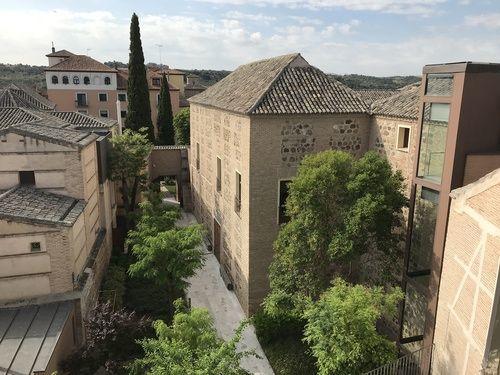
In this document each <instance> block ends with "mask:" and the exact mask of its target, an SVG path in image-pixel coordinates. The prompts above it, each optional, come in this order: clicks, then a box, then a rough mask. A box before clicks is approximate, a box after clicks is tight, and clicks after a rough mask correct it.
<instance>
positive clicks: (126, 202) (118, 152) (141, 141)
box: [109, 129, 152, 229]
mask: <svg viewBox="0 0 500 375" xmlns="http://www.w3.org/2000/svg"><path fill="white" fill-rule="evenodd" d="M111 143H112V145H113V147H112V148H111V151H110V154H109V163H110V178H111V180H113V181H117V182H119V183H120V192H121V197H122V201H123V207H124V209H125V213H126V219H127V228H126V229H128V228H130V227H131V224H132V223H133V221H134V214H135V211H136V209H137V197H138V195H139V192H140V190H141V189H142V188H143V186H144V185H145V183H146V180H147V178H146V166H147V157H148V155H149V153H150V152H151V149H152V144H151V143H150V142H149V140H148V137H147V136H146V135H145V134H144V133H143V132H134V131H132V130H130V129H125V131H124V132H123V134H120V135H116V136H114V137H113V138H111Z"/></svg>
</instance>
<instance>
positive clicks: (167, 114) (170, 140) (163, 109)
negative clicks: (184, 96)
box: [156, 73, 175, 145]
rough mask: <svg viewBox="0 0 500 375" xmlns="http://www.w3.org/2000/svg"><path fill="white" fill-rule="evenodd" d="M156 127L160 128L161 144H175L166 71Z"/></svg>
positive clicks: (162, 83) (159, 140)
mask: <svg viewBox="0 0 500 375" xmlns="http://www.w3.org/2000/svg"><path fill="white" fill-rule="evenodd" d="M156 128H157V129H158V143H159V144H161V145H173V144H175V141H174V124H173V117H172V102H171V101H170V89H169V85H168V80H167V77H166V76H165V73H163V75H162V78H161V88H160V100H159V103H158V119H157V121H156Z"/></svg>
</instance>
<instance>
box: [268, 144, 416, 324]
mask: <svg viewBox="0 0 500 375" xmlns="http://www.w3.org/2000/svg"><path fill="white" fill-rule="evenodd" d="M406 203H407V202H406V198H405V196H404V194H403V177H402V176H401V173H400V172H393V171H392V169H391V167H390V165H389V163H388V162H387V160H386V159H385V158H382V157H381V156H378V155H377V154H375V153H372V152H369V153H367V154H365V155H364V156H363V157H362V158H361V159H359V160H355V159H354V158H353V157H352V156H351V155H350V154H348V153H345V152H342V151H325V152H321V153H318V154H315V155H310V156H307V157H306V158H304V160H303V161H302V163H301V165H300V166H299V168H298V173H297V177H296V178H295V179H294V180H293V181H292V182H291V183H290V185H289V196H288V199H287V202H286V210H287V215H288V217H289V218H290V220H289V222H288V223H287V224H285V225H284V226H283V227H282V228H281V229H280V232H279V234H278V237H277V240H276V242H275V257H274V259H273V262H272V264H271V266H270V284H271V293H270V294H269V295H268V296H267V298H266V300H265V304H264V306H265V309H266V311H267V312H268V313H270V314H296V315H297V316H298V317H300V316H301V314H302V312H303V310H304V308H305V307H306V306H307V304H308V302H309V301H310V300H313V301H314V300H316V299H317V298H318V297H319V295H320V294H321V293H322V292H323V291H324V290H325V289H326V288H327V287H328V286H329V284H330V281H331V280H332V279H333V278H334V277H335V276H336V275H340V276H343V277H345V278H347V279H349V280H350V281H367V282H370V283H373V284H375V283H381V282H387V280H388V279H389V278H390V277H391V275H392V274H393V272H392V270H391V269H390V267H391V266H393V265H394V262H395V261H396V259H397V256H398V253H399V241H400V239H401V234H398V232H397V229H398V228H400V226H401V211H402V207H403V206H405V205H406ZM363 261H365V263H364V264H363ZM366 264H371V265H372V266H371V268H370V267H367V266H366ZM374 265H376V267H375V266H374ZM373 268H374V269H375V272H367V270H370V269H373Z"/></svg>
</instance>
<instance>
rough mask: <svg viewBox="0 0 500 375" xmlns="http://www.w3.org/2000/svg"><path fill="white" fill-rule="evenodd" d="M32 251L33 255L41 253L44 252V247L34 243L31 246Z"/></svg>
mask: <svg viewBox="0 0 500 375" xmlns="http://www.w3.org/2000/svg"><path fill="white" fill-rule="evenodd" d="M30 250H31V252H32V253H37V252H39V251H42V247H41V245H40V242H32V243H31V244H30Z"/></svg>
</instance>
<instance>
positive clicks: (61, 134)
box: [0, 119, 98, 147]
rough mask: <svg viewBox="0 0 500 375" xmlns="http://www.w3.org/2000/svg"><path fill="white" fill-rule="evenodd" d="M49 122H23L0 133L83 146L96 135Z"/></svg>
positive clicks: (43, 120) (45, 120)
mask: <svg viewBox="0 0 500 375" xmlns="http://www.w3.org/2000/svg"><path fill="white" fill-rule="evenodd" d="M50 125H51V122H50V121H47V119H41V120H38V121H34V122H29V123H25V124H16V125H12V126H9V127H8V128H4V129H1V130H0V134H6V133H15V134H19V135H22V136H27V137H33V138H36V139H40V140H45V141H48V142H53V143H61V144H64V145H70V146H77V147H84V146H86V145H88V144H89V143H90V142H92V141H94V140H95V139H97V138H98V137H97V136H96V135H95V134H93V133H89V132H82V131H79V130H76V129H72V128H69V127H67V128H60V127H54V126H50Z"/></svg>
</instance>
